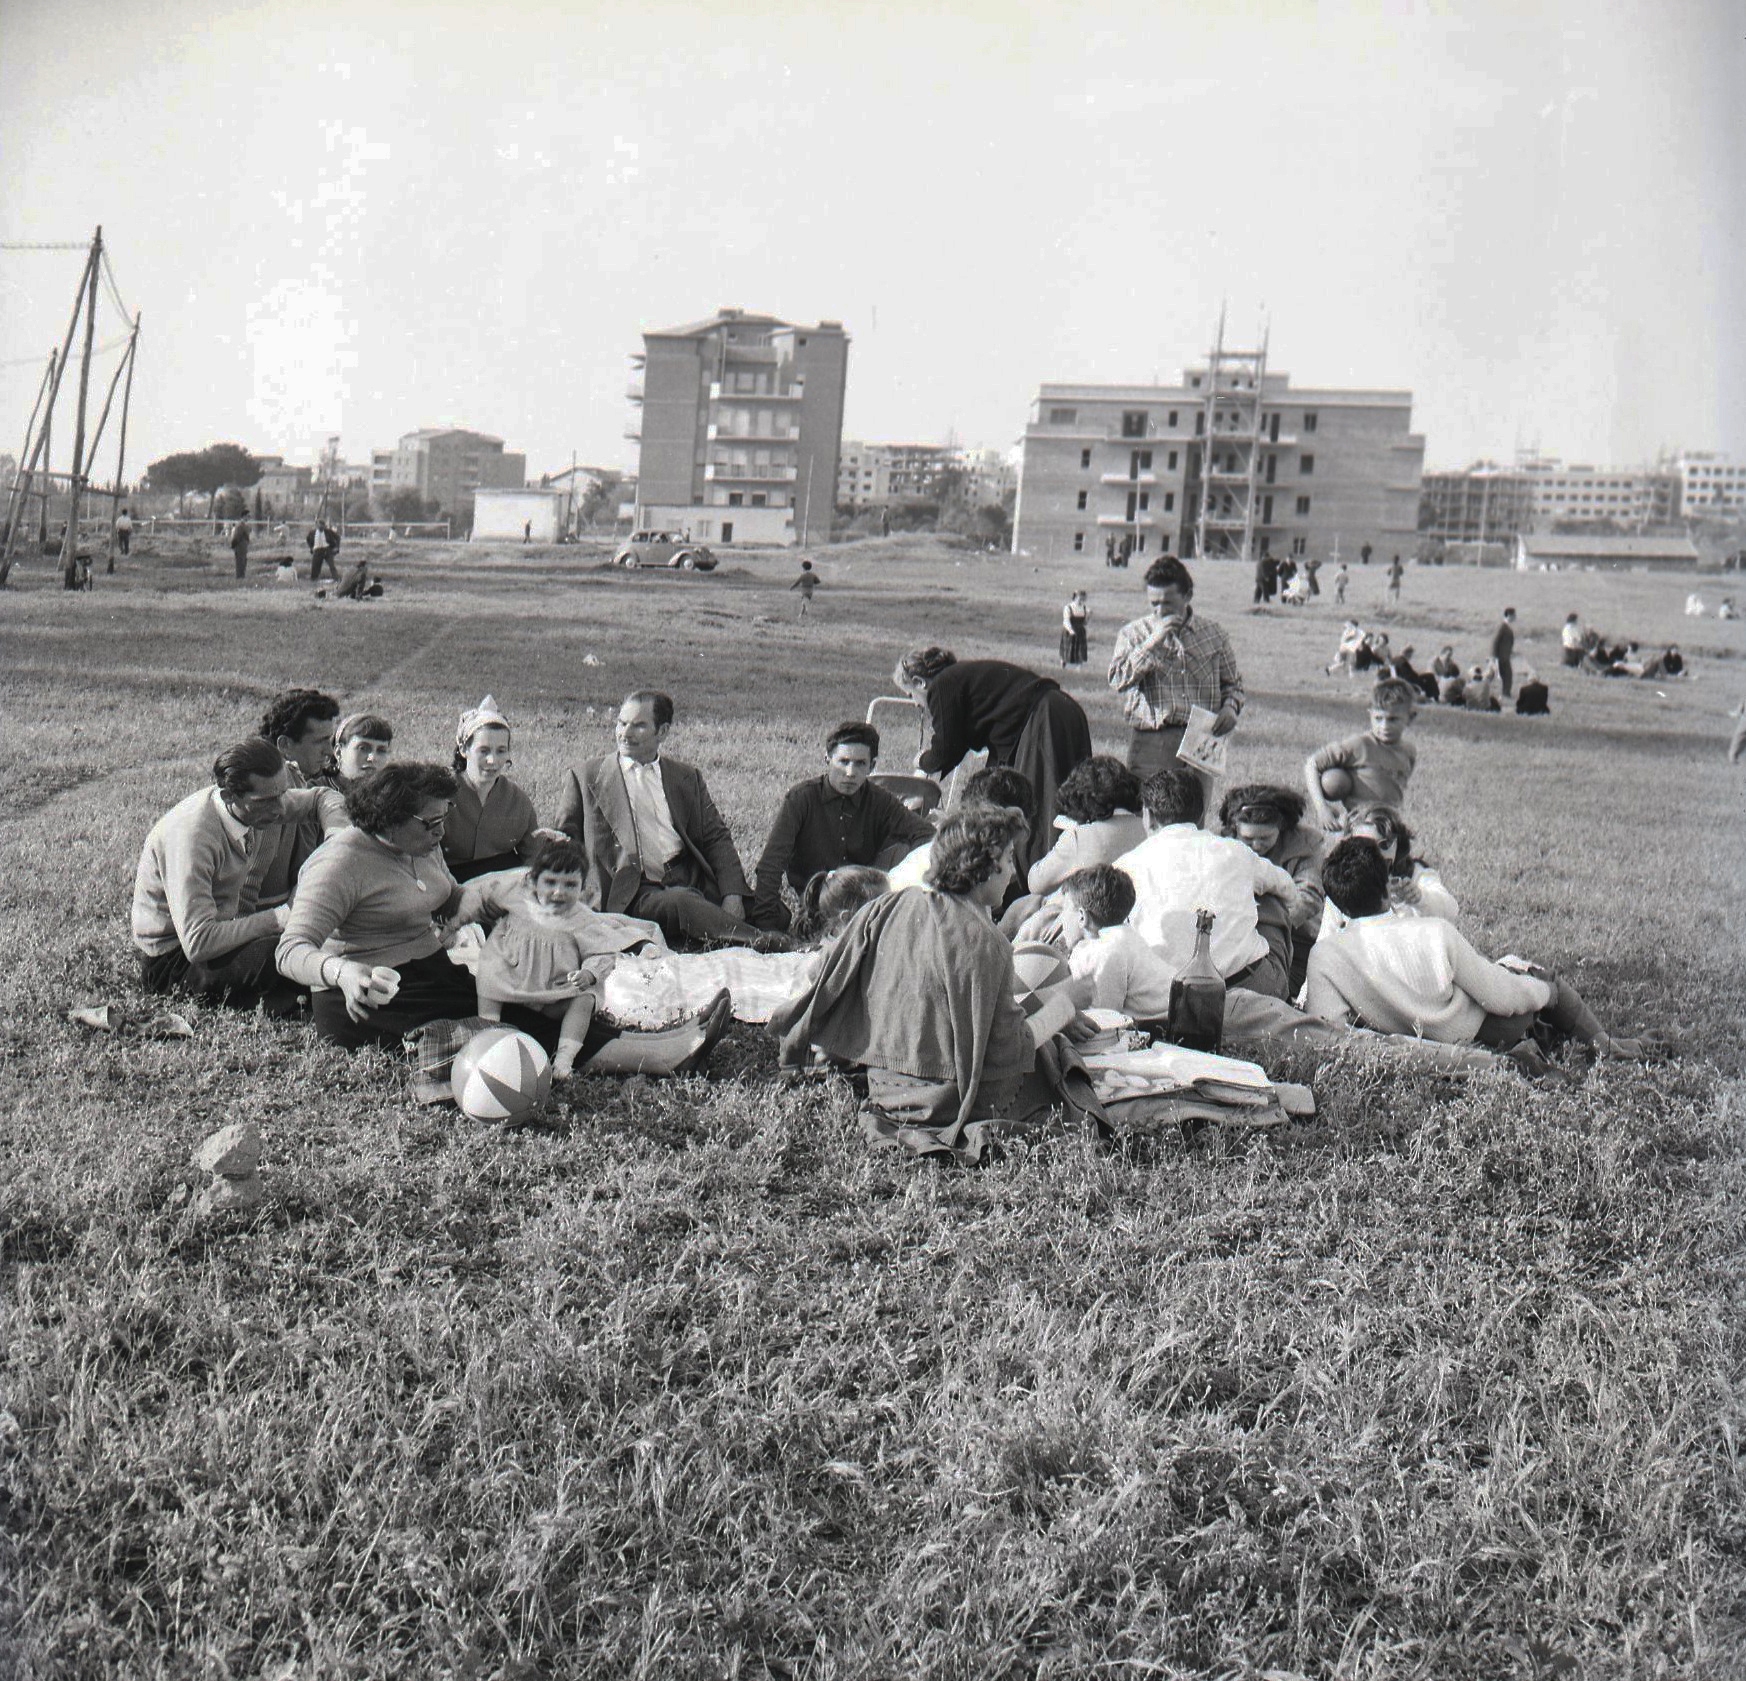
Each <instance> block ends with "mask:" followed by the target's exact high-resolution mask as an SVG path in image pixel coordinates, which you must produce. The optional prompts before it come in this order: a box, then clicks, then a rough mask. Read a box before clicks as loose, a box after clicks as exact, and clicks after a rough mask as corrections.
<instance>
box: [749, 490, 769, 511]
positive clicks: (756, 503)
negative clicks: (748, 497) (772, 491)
mask: <svg viewBox="0 0 1746 1681" xmlns="http://www.w3.org/2000/svg"><path fill="white" fill-rule="evenodd" d="M769 500H770V498H769V496H768V495H767V494H766V493H765V492H764V491H761V490H754V491H753V492H752V506H753V507H754V508H762V507H764V506H765V505H766V503H768V502H769Z"/></svg>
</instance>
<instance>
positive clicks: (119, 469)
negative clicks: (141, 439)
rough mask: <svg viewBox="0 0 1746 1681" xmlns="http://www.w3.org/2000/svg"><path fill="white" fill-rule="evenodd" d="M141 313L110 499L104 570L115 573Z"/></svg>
mask: <svg viewBox="0 0 1746 1681" xmlns="http://www.w3.org/2000/svg"><path fill="white" fill-rule="evenodd" d="M139 320H140V318H139V312H138V311H137V310H136V311H135V312H134V317H133V336H132V337H131V338H130V339H129V340H128V341H127V383H126V384H125V385H124V386H122V388H121V438H120V441H119V443H118V444H117V446H116V450H115V494H114V495H113V496H111V497H110V498H109V536H108V541H107V543H106V544H105V553H106V557H107V558H106V563H105V565H104V568H103V570H104V571H105V572H107V573H113V572H114V571H115V513H116V510H117V509H118V508H119V507H120V506H121V482H122V481H121V475H122V473H123V471H124V470H125V469H126V467H127V406H128V404H129V402H131V401H132V399H133V358H134V354H135V352H136V351H137V350H138V349H139Z"/></svg>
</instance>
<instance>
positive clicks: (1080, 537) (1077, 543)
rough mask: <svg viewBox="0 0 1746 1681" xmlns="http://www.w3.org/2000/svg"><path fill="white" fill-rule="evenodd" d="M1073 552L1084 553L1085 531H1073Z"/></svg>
mask: <svg viewBox="0 0 1746 1681" xmlns="http://www.w3.org/2000/svg"><path fill="white" fill-rule="evenodd" d="M1073 552H1074V553H1075V554H1084V553H1085V533H1084V532H1083V531H1075V532H1074V533H1073Z"/></svg>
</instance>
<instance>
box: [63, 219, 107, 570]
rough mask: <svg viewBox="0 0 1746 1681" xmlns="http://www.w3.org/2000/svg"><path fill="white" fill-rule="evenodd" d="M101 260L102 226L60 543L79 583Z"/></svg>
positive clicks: (89, 271)
mask: <svg viewBox="0 0 1746 1681" xmlns="http://www.w3.org/2000/svg"><path fill="white" fill-rule="evenodd" d="M102 261H103V229H102V227H101V226H99V227H98V229H97V231H96V233H94V234H93V235H92V236H91V258H90V261H89V262H88V263H87V264H86V265H85V274H86V288H85V354H84V356H83V358H82V359H81V361H80V363H79V406H78V409H77V410H76V411H75V418H74V420H73V476H72V478H71V480H70V481H69V482H68V491H69V494H68V498H67V534H66V537H65V538H64V539H63V540H62V543H61V583H62V586H63V587H64V588H66V589H70V590H73V589H77V588H78V587H79V494H80V492H81V491H82V490H83V489H84V482H85V480H84V471H85V469H84V460H83V457H84V454H85V404H86V403H87V402H88V401H89V399H90V395H91V346H92V343H93V342H94V340H95V339H96V336H97V270H98V266H99V265H100V264H101V262H102Z"/></svg>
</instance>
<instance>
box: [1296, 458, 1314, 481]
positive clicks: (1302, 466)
mask: <svg viewBox="0 0 1746 1681" xmlns="http://www.w3.org/2000/svg"><path fill="white" fill-rule="evenodd" d="M1297 470H1298V471H1299V472H1300V473H1302V474H1303V476H1304V477H1305V478H1306V479H1307V478H1308V477H1309V476H1310V474H1311V473H1313V472H1314V471H1315V470H1316V458H1315V457H1314V456H1313V455H1303V456H1299V457H1298V462H1297Z"/></svg>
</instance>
